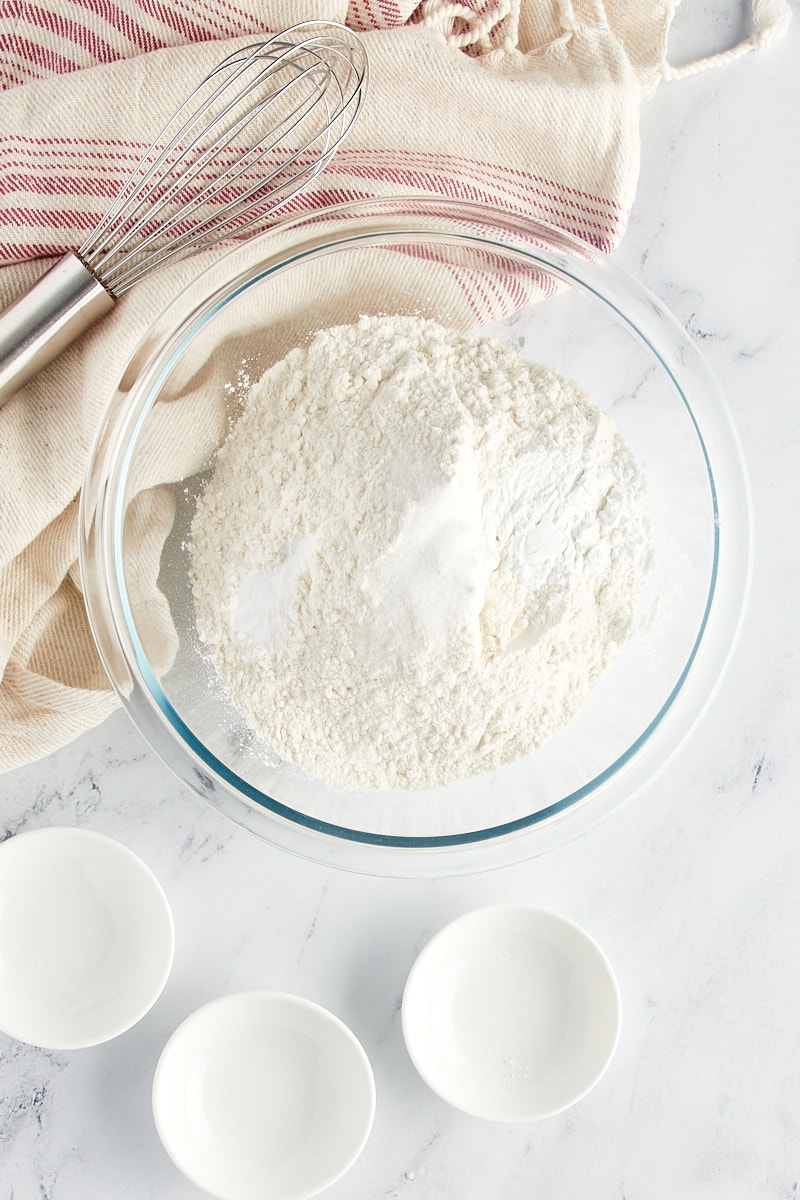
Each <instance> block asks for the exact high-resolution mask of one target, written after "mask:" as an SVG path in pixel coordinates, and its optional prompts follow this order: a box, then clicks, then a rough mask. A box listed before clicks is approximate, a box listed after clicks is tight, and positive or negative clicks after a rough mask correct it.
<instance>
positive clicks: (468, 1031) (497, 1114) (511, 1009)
mask: <svg viewBox="0 0 800 1200" xmlns="http://www.w3.org/2000/svg"><path fill="white" fill-rule="evenodd" d="M402 1022H403V1036H404V1037H405V1041H406V1046H407V1048H408V1052H409V1055H410V1056H411V1060H412V1062H413V1063H414V1066H415V1067H416V1068H417V1070H418V1072H419V1074H420V1075H421V1076H422V1078H423V1079H424V1080H425V1082H426V1083H427V1084H428V1086H429V1087H430V1088H432V1090H433V1091H434V1092H436V1093H437V1094H438V1095H439V1096H441V1098H442V1099H443V1100H446V1101H447V1102H448V1103H449V1104H452V1105H453V1106H454V1107H455V1108H458V1109H461V1111H462V1112H466V1113H469V1114H470V1115H472V1116H475V1117H482V1118H483V1119H484V1120H488V1121H517V1122H519V1121H534V1120H539V1119H540V1118H542V1117H548V1116H552V1115H554V1114H555V1113H558V1112H561V1111H562V1110H563V1109H565V1108H568V1107H569V1106H570V1105H571V1104H574V1103H575V1102H576V1101H577V1100H580V1099H581V1097H582V1096H585V1095H586V1093H587V1092H588V1091H589V1090H590V1088H592V1087H593V1086H594V1085H595V1084H596V1083H597V1081H598V1079H599V1078H600V1077H601V1075H602V1074H603V1072H604V1071H605V1069H606V1067H607V1066H608V1064H609V1062H610V1061H611V1058H612V1056H613V1054H614V1050H615V1048H616V1044H617V1039H618V1037H619V1028H620V1002H619V989H618V987H617V982H616V979H615V977H614V973H613V971H612V969H611V966H610V964H609V962H608V960H607V959H606V957H605V955H604V954H603V952H602V951H601V949H600V947H599V946H598V945H597V944H596V942H594V941H593V940H592V938H590V937H589V935H588V934H587V933H586V932H585V930H583V929H581V928H580V926H578V925H575V924H574V923H573V922H572V921H569V920H567V919H566V918H565V917H562V916H559V915H558V914H556V913H551V912H544V911H542V910H541V909H536V908H529V907H524V906H516V905H497V906H492V907H489V908H479V909H475V910H474V911H472V912H469V913H466V914H465V915H464V916H463V917H459V918H458V919H457V920H455V921H453V922H452V923H451V924H450V925H447V926H445V928H444V929H442V930H441V931H440V932H439V933H438V934H437V935H436V936H435V937H434V938H433V939H432V940H431V941H430V942H429V943H428V944H427V946H426V947H425V948H424V950H423V951H422V952H421V954H420V955H419V957H418V958H417V960H416V962H415V963H414V966H413V967H412V969H411V971H410V973H409V976H408V980H407V981H406V986H405V991H404V993H403V1008H402Z"/></svg>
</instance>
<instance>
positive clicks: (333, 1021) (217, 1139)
mask: <svg viewBox="0 0 800 1200" xmlns="http://www.w3.org/2000/svg"><path fill="white" fill-rule="evenodd" d="M153 1114H154V1117H155V1122H156V1128H157V1129H158V1133H159V1136H160V1138H161V1141H162V1142H163V1144H164V1148H165V1149H166V1151H167V1153H168V1154H169V1156H170V1158H171V1159H172V1160H173V1162H174V1163H175V1165H176V1166H177V1167H178V1168H179V1169H180V1170H181V1171H182V1172H183V1173H184V1175H186V1176H187V1177H188V1178H189V1179H190V1180H191V1181H192V1182H193V1183H195V1184H196V1185H197V1186H198V1187H201V1188H203V1189H204V1190H205V1191H207V1192H210V1193H211V1195H212V1196H217V1197H219V1198H220V1200H265V1197H269V1200H306V1197H309V1196H314V1195H316V1194H317V1192H320V1191H322V1190H323V1188H326V1187H328V1186H329V1185H330V1184H332V1183H334V1182H335V1180H337V1179H338V1178H339V1177H340V1176H341V1175H343V1174H344V1172H345V1171H346V1170H347V1169H348V1168H349V1167H350V1166H351V1165H352V1163H353V1162H355V1160H356V1158H357V1157H358V1155H359V1154H360V1153H361V1150H362V1149H363V1147H364V1144H365V1142H366V1140H367V1137H368V1136H369V1132H370V1129H371V1128H372V1120H373V1117H374V1114H375V1082H374V1079H373V1075H372V1068H371V1067H370V1063H369V1059H368V1058H367V1055H366V1053H365V1051H364V1049H363V1047H362V1046H361V1043H360V1042H359V1041H358V1040H357V1038H356V1037H355V1035H354V1034H353V1033H351V1031H350V1030H349V1029H348V1028H347V1026H346V1025H344V1024H343V1023H342V1022H341V1021H340V1020H339V1019H338V1017H335V1016H333V1014H332V1013H330V1012H328V1011H327V1010H326V1009H324V1008H321V1007H320V1006H319V1005H318V1004H314V1003H312V1001H310V1000H305V999H302V998H301V997H299V996H291V995H287V994H285V993H282V992H239V993H236V994H234V995H231V996H223V997H221V998H220V999H219V1000H213V1001H211V1003H210V1004H206V1005H205V1006H204V1007H203V1008H200V1009H198V1010H197V1011H196V1012H194V1013H192V1015H191V1016H190V1017H187V1019H186V1020H185V1021H184V1022H183V1024H182V1025H180V1026H179V1027H178V1029H177V1030H176V1031H175V1033H174V1034H173V1035H172V1037H171V1038H170V1040H169V1041H168V1042H167V1045H166V1046H165V1048H164V1050H163V1052H162V1054H161V1058H160V1059H159V1062H158V1066H157V1068H156V1073H155V1078H154V1081H153Z"/></svg>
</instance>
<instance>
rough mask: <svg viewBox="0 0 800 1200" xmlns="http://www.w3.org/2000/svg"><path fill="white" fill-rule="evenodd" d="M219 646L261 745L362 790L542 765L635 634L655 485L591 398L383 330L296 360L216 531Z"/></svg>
mask: <svg viewBox="0 0 800 1200" xmlns="http://www.w3.org/2000/svg"><path fill="white" fill-rule="evenodd" d="M192 537H193V571H194V577H193V589H194V599H195V609H196V615H197V628H198V632H199V635H200V637H201V639H202V640H203V641H204V642H205V643H206V645H207V646H208V649H209V652H210V653H211V655H212V657H213V659H214V661H215V662H216V664H217V666H218V668H219V671H220V673H221V675H222V677H223V679H224V680H225V682H226V684H227V686H228V688H229V689H230V691H231V693H232V696H233V698H234V700H235V702H236V703H237V705H238V706H239V708H240V709H241V710H242V712H243V713H244V715H245V716H246V717H247V719H248V720H249V722H250V723H251V724H252V726H253V728H254V729H255V730H256V731H257V732H258V733H259V734H260V735H261V736H262V737H263V738H264V739H265V740H266V741H267V742H268V743H270V744H271V745H272V746H273V747H274V749H275V750H276V751H277V752H278V753H279V754H280V755H281V756H282V757H283V758H285V759H288V760H289V761H291V762H293V763H295V764H296V765H297V766H299V767H301V768H302V769H304V770H305V771H306V772H308V773H309V774H311V775H314V776H319V777H322V778H324V779H327V780H328V781H329V782H330V783H333V784H335V785H337V786H341V787H358V788H367V789H369V788H377V789H381V788H387V787H398V786H405V787H423V786H432V785H436V784H442V783H446V782H449V781H452V780H454V779H457V778H460V777H463V776H467V775H472V774H476V773H478V772H481V771H486V770H489V769H490V768H492V767H495V766H497V765H499V764H502V763H505V762H509V761H511V760H513V759H516V758H518V757H520V756H521V755H524V754H526V753H528V752H529V751H531V750H533V749H534V748H535V747H537V746H538V745H540V744H541V742H543V741H544V740H545V739H546V738H547V737H549V736H550V734H552V733H553V732H554V731H555V730H556V729H558V728H559V727H560V726H561V725H563V724H564V723H565V722H566V721H568V720H569V719H570V718H571V717H572V716H573V715H574V714H575V713H576V712H577V710H578V709H579V708H580V707H581V706H582V705H583V704H584V703H585V701H586V699H587V696H588V694H589V691H590V689H591V688H592V686H593V684H594V683H595V682H596V680H597V678H598V677H599V675H600V674H601V673H602V672H603V671H604V670H605V668H606V667H607V666H608V664H609V663H610V662H611V661H612V660H613V659H614V657H615V655H616V654H617V651H618V648H619V645H620V643H621V642H622V641H623V640H624V639H625V637H626V635H627V634H628V632H629V630H630V628H631V622H632V619H633V614H634V608H635V605H636V601H637V598H638V595H639V592H640V589H641V586H642V583H643V580H644V577H645V575H646V572H647V569H648V565H649V559H650V532H649V521H648V513H647V506H646V501H645V494H644V486H643V482H642V478H641V475H640V473H639V470H638V468H637V466H636V463H635V462H634V460H633V458H632V456H631V454H630V452H629V450H628V449H627V447H626V446H625V444H624V443H623V442H622V440H621V438H620V437H619V435H618V434H617V433H616V431H615V429H614V426H613V425H612V423H611V421H610V419H609V418H608V417H607V416H605V415H603V414H602V413H600V411H599V410H598V409H596V408H595V407H593V406H592V405H591V404H589V402H588V401H587V400H586V398H585V397H584V396H583V395H582V394H581V393H580V392H579V390H578V389H577V388H576V386H575V385H574V384H572V383H571V382H569V381H567V380H565V379H563V378H561V377H560V376H559V375H557V374H556V373H555V372H554V371H552V370H548V369H546V368H543V367H537V366H530V365H528V364H526V363H525V362H524V361H523V360H522V359H521V358H520V357H519V356H518V355H516V354H514V353H513V352H511V351H508V350H505V349H503V348H502V347H500V346H499V345H497V344H496V343H494V342H491V341H488V340H486V339H482V340H475V339H471V338H466V337H464V336H462V335H460V334H458V333H455V332H452V331H449V330H446V329H444V328H442V327H441V326H440V325H438V324H436V323H434V322H432V321H427V320H424V319H422V318H416V317H369V318H367V317H364V318H362V319H361V320H360V321H359V323H358V325H353V326H340V327H337V328H335V329H329V330H327V331H325V332H323V333H320V334H318V335H317V336H316V337H315V338H314V340H313V341H312V342H311V343H310V344H309V345H307V346H304V347H302V348H298V349H296V350H293V351H292V352H291V353H290V354H289V355H288V356H287V357H286V358H285V359H283V360H282V361H281V362H279V363H277V364H276V365H275V366H273V367H272V368H271V369H270V370H269V371H267V372H266V374H265V375H264V376H263V378H262V379H261V380H259V381H258V382H257V383H256V384H255V385H254V386H253V389H252V392H251V395H250V398H249V400H248V403H247V407H246V409H245V411H244V413H243V415H242V417H241V418H240V420H239V421H238V422H237V424H236V425H235V427H234V428H233V430H232V432H231V434H230V435H229V437H228V439H227V441H226V443H225V445H224V446H223V447H222V449H221V450H220V452H219V456H218V464H217V467H216V470H215V473H214V476H213V478H212V480H211V482H210V484H209V486H208V488H207V490H206V492H205V494H204V495H203V497H202V498H201V500H200V502H199V505H198V509H197V513H196V515H195V519H194V524H193V534H192Z"/></svg>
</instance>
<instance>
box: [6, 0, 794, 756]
mask: <svg viewBox="0 0 800 1200" xmlns="http://www.w3.org/2000/svg"><path fill="white" fill-rule="evenodd" d="M674 7H675V5H674V2H673V0H649V2H648V0H605V2H604V0H464V2H460V0H459V2H456V0H422V3H419V2H418V0H350V3H349V4H348V3H347V0H235V2H234V0H114V2H113V3H112V2H111V0H83V2H80V0H78V2H76V0H52V2H51V3H48V4H47V5H46V6H39V5H36V4H31V3H29V2H28V0H7V3H5V4H4V5H3V7H2V9H0V89H2V90H1V91H0V306H5V305H7V304H8V303H10V302H11V301H12V300H13V299H14V298H15V297H16V296H17V295H19V294H20V293H21V292H22V291H24V290H25V289H26V288H27V287H29V286H30V284H31V283H32V282H33V281H34V280H35V279H36V278H38V276H39V275H41V274H43V273H44V271H45V269H46V268H47V267H48V266H49V265H50V264H51V262H52V261H53V260H54V259H55V258H56V257H58V256H59V255H60V254H62V253H63V252H64V251H65V250H67V249H70V248H74V247H77V246H79V245H80V244H81V242H82V241H83V239H84V237H85V235H86V233H87V231H88V230H90V229H91V228H92V227H93V226H94V224H95V223H96V221H97V219H98V218H99V217H100V216H101V215H102V214H103V212H104V211H105V210H106V208H107V207H108V205H109V202H110V200H111V198H112V197H113V194H114V193H115V191H116V189H117V188H118V187H119V186H120V185H121V184H122V182H123V181H124V179H125V178H126V176H127V175H128V173H129V172H130V170H131V169H132V168H133V167H134V166H135V164H136V162H137V161H138V158H139V156H140V154H141V152H142V151H143V150H144V149H145V148H146V146H147V145H148V144H149V142H150V140H151V139H152V136H153V134H154V131H156V130H158V129H160V128H161V126H162V125H163V124H164V123H165V121H166V119H167V118H168V116H169V115H170V114H171V112H172V111H173V110H174V108H175V107H176V106H177V104H178V103H179V102H180V101H181V100H182V99H183V97H184V96H185V95H187V94H188V93H189V92H190V91H191V89H192V87H193V86H194V84H195V83H196V82H197V81H198V80H199V79H200V78H201V77H202V76H203V75H204V74H206V73H207V72H208V70H209V69H210V68H211V67H212V66H213V65H214V63H216V62H217V61H218V60H219V59H220V58H221V57H223V56H224V55H225V54H226V53H228V52H229V51H230V50H232V49H234V48H235V47H236V46H237V45H245V44H247V43H248V42H250V41H252V40H253V36H254V35H261V34H263V33H264V32H265V31H267V30H280V29H283V28H286V27H287V26H289V25H292V24H294V23H296V22H297V21H301V20H305V19H310V18H325V19H330V20H335V21H340V22H343V23H346V24H348V25H349V26H350V27H351V28H353V29H356V30H358V31H360V32H362V33H363V34H364V36H365V39H366V44H367V49H368V52H369V56H370V66H371V88H370V94H369V98H368V103H367V104H366V106H365V108H364V110H363V113H362V117H361V118H360V120H359V122H358V123H357V125H356V128H355V129H354V131H353V133H352V135H351V137H350V139H349V140H348V141H347V142H346V143H345V145H344V147H343V148H342V149H341V151H340V152H339V154H338V155H337V157H336V158H335V159H334V161H333V163H332V165H331V166H330V167H329V168H328V169H327V170H326V171H325V172H324V173H323V175H322V176H320V177H319V178H318V179H317V180H316V181H315V183H314V185H313V187H312V189H311V192H310V193H309V195H310V197H311V200H310V201H309V200H308V199H306V200H304V201H303V203H304V204H308V203H309V202H310V203H313V204H314V205H320V206H322V205H326V204H331V203H335V202H338V201H343V200H348V199H357V198H360V197H364V196H370V195H374V196H385V195H398V194H399V195H402V194H409V195H411V194H414V195H420V194H425V195H434V196H442V197H448V196H458V197H465V198H471V199H475V200H480V201H483V202H484V203H486V204H488V205H490V206H493V207H495V208H502V209H506V210H508V211H510V212H520V213H527V214H529V215H531V216H534V217H538V218H541V219H544V220H546V221H549V222H551V223H555V224H557V225H560V226H561V227H563V228H564V229H566V230H567V231H569V232H570V233H573V234H577V235H578V236H579V237H582V238H584V239H586V240H587V241H589V242H591V243H593V244H594V245H595V246H598V247H601V248H602V249H604V250H606V251H613V249H614V248H615V246H616V245H617V244H618V242H619V240H620V238H621V237H622V234H623V232H624V230H625V226H626V221H627V218H628V213H629V210H630V207H631V204H632V202H633V198H634V193H635V188H636V180H637V173H638V160H639V108H640V104H641V102H642V100H643V99H646V98H647V97H648V96H649V95H650V94H651V93H652V92H653V91H654V89H655V88H656V86H657V84H658V82H659V81H660V80H661V79H662V78H665V77H678V76H680V75H681V74H685V73H688V72H691V71H694V70H700V69H703V68H704V67H706V66H709V65H713V64H714V63H716V62H719V61H727V60H728V59H730V58H733V57H736V56H738V55H739V54H742V53H746V52H747V51H748V50H750V49H753V48H757V47H759V46H765V45H767V44H768V43H769V42H770V41H771V40H774V39H775V38H776V37H778V36H780V34H781V32H782V31H783V29H784V28H785V25H786V22H787V20H788V14H787V10H786V7H785V4H784V3H783V2H782V0H757V3H756V4H755V5H754V29H753V33H752V35H751V36H750V37H749V38H748V39H747V40H746V41H745V42H743V43H741V44H740V45H739V46H737V47H735V48H734V49H733V50H731V51H726V52H724V53H723V54H722V55H720V56H715V57H714V59H709V60H702V61H701V62H699V63H696V64H691V65H690V66H688V67H685V68H679V69H673V68H671V67H669V66H668V65H667V63H666V42H667V35H668V31H669V27H670V22H671V19H672V15H673V11H674ZM295 208H296V205H295ZM286 211H287V212H291V211H292V208H291V206H290V208H289V209H288V210H286ZM213 253H214V252H212V251H208V252H205V253H203V254H200V255H198V256H196V257H195V258H194V259H192V260H188V261H186V262H184V263H180V264H178V265H176V266H173V267H170V268H167V269H165V270H163V271H162V272H160V273H158V274H156V275H153V276H151V277H150V278H149V279H147V280H145V281H144V282H143V283H141V284H139V285H137V286H136V287H135V288H134V289H133V290H132V291H131V292H129V293H128V294H126V295H125V296H124V297H123V299H122V300H121V301H120V303H119V304H118V305H117V307H116V308H115V309H114V311H113V312H112V313H111V314H110V315H109V316H108V317H106V318H105V319H104V320H103V321H102V323H101V324H100V325H98V326H97V327H96V328H95V329H94V330H93V331H92V332H91V333H90V334H88V335H85V336H84V338H83V339H82V340H81V341H80V342H79V343H78V344H77V345H76V346H74V347H73V348H71V349H70V350H69V351H68V352H67V353H65V354H64V355H63V356H62V357H61V358H60V359H59V360H57V361H56V362H55V363H54V364H53V365H52V366H50V367H48V368H47V370H46V371H45V372H44V373H43V374H42V375H41V376H40V377H39V378H38V379H36V380H34V381H33V382H32V383H30V384H28V385H27V386H26V387H25V388H24V389H23V390H22V391H21V392H20V393H19V394H18V395H17V396H15V397H14V398H13V399H12V400H10V401H9V402H8V403H7V404H6V405H5V406H4V407H3V408H0V461H1V462H2V470H1V471H0V674H1V675H2V682H1V683H0V770H7V769H9V768H11V767H14V766H17V765H20V764H22V763H25V762H28V761H31V760H33V759H36V758H38V757H40V756H42V755H44V754H46V753H48V752H50V751H52V750H54V749H56V748H57V747H59V746H61V745H63V744H64V743H65V742H67V741H69V740H70V739H71V738H73V737H74V736H75V735H77V734H78V733H80V732H81V731H82V730H85V729H87V728H90V727H91V726H92V725H94V724H96V723H98V722H99V721H101V720H102V719H103V718H104V717H105V716H106V715H107V714H108V713H109V712H110V711H111V710H112V708H113V707H114V706H115V704H116V700H115V696H114V693H113V692H112V690H111V688H110V685H109V683H108V681H107V678H106V676H105V673H104V671H103V668H102V666H101V663H100V661H99V658H98V656H97V653H96V650H95V648H94V643H93V640H92V636H91V631H90V629H89V624H88V620H87V616H86V611H85V607H84V603H83V596H82V591H81V580H80V574H79V570H78V566H77V561H76V560H77V519H78V493H79V489H80V486H81V482H82V478H83V472H84V469H85V465H86V460H87V456H88V452H89V447H90V444H91V440H92V437H93V434H94V431H95V429H96V427H97V424H98V419H99V415H100V413H101V411H102V408H103V406H104V404H105V402H106V400H107V398H108V397H109V396H110V394H111V392H112V390H113V388H114V385H115V382H116V379H117V377H118V375H119V373H120V371H121V369H122V366H123V365H124V363H125V362H126V360H127V358H128V357H129V355H130V353H131V352H132V350H133V348H134V347H135V346H136V344H137V343H138V341H139V340H140V338H141V336H142V334H143V333H144V331H145V329H146V328H147V326H148V325H149V324H150V322H151V321H152V320H153V318H154V317H155V315H156V314H157V313H158V312H160V311H161V309H162V308H163V307H164V305H165V304H166V302H167V301H168V299H169V298H170V297H171V296H173V295H174V294H175V293H176V292H177V291H178V290H179V289H180V288H181V287H182V286H184V284H185V283H186V282H187V281H188V280H190V279H191V278H193V277H194V276H195V275H196V274H197V273H198V272H199V271H200V270H201V269H202V268H203V267H204V266H206V265H207V264H208V262H209V260H210V256H211V255H213ZM148 528H151V529H152V528H155V526H149V527H148ZM162 533H163V531H162ZM159 544H160V542H159V537H158V536H153V537H151V538H150V543H149V545H150V551H151V553H150V558H149V560H148V562H149V569H150V572H151V576H152V580H153V582H154V581H155V574H156V572H157V567H158V549H159Z"/></svg>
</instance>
